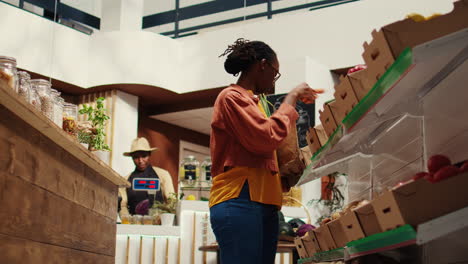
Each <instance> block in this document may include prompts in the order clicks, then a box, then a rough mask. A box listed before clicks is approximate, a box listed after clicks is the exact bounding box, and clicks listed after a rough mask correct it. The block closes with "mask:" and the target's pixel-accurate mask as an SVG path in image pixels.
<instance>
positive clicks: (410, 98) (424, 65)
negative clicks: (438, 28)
mask: <svg viewBox="0 0 468 264" xmlns="http://www.w3.org/2000/svg"><path fill="white" fill-rule="evenodd" d="M467 58H468V29H464V30H461V31H459V32H456V33H453V34H450V35H447V36H445V37H442V38H439V39H436V40H433V41H430V42H427V43H424V44H422V45H419V46H417V47H415V48H413V49H412V50H409V49H407V50H405V51H404V52H403V53H402V54H401V55H400V57H399V58H398V59H397V61H395V63H394V64H393V65H392V66H391V67H390V68H389V70H388V71H387V72H386V73H385V74H384V76H383V77H382V78H381V79H380V80H379V81H378V82H377V83H376V84H375V85H374V87H373V89H372V90H371V91H370V92H369V94H368V95H367V96H366V97H365V98H363V100H361V101H360V102H359V104H358V105H357V106H356V107H355V108H354V109H353V111H351V113H350V114H349V115H348V116H347V117H346V118H345V119H344V120H343V128H342V131H339V132H338V133H337V135H335V137H333V138H331V140H330V141H331V142H328V143H327V144H326V146H325V147H324V148H322V149H321V150H320V152H319V153H316V154H315V155H314V157H313V158H312V163H311V164H310V165H309V166H308V167H307V168H306V170H305V171H304V173H303V175H302V177H301V179H300V180H299V182H298V184H304V183H307V182H309V181H312V180H315V179H317V178H319V177H321V176H323V175H325V173H328V171H330V172H333V171H332V170H333V167H337V166H338V167H339V166H340V165H339V163H341V162H343V161H346V160H348V159H350V158H352V156H353V155H357V154H359V153H360V154H363V155H373V154H374V153H373V149H372V148H371V147H370V146H369V143H370V142H371V141H372V140H373V139H375V138H377V137H378V136H379V135H381V134H383V133H386V131H387V130H388V129H390V128H392V127H393V126H394V125H395V124H396V123H398V122H400V121H401V120H402V119H404V118H407V117H413V118H424V116H425V115H428V114H432V113H430V111H428V109H429V107H427V105H428V104H427V103H426V102H425V101H426V100H431V97H435V96H433V95H432V96H431V93H433V92H432V91H433V90H435V89H434V88H436V87H439V88H440V89H437V90H441V89H442V87H445V86H447V85H448V84H447V83H451V84H453V83H458V85H455V86H453V85H452V89H458V88H459V86H460V85H461V84H462V83H467V82H468V80H467V75H466V74H463V73H462V72H465V73H466V72H467V70H468V65H467V63H466V62H467ZM452 73H453V74H452ZM455 73H458V74H456V75H455ZM465 90H466V89H465ZM438 93H444V92H443V91H438ZM456 96H457V93H452V98H453V97H456ZM434 100H438V107H437V109H434V104H433V103H432V102H431V104H430V105H431V107H430V108H431V109H433V111H439V110H438V109H440V108H443V107H444V106H445V105H448V106H447V107H449V108H450V106H449V104H451V103H452V101H448V100H440V99H434ZM458 101H460V102H461V103H463V100H458ZM439 107H440V108H439ZM454 126H455V125H454ZM459 128H460V126H459V127H457V129H459ZM461 128H463V129H465V127H463V126H461ZM463 131H464V130H463ZM400 134H401V135H402V136H405V135H406V134H405V133H400ZM465 134H468V133H464V134H462V135H461V136H459V137H460V140H458V141H460V142H461V141H463V139H464V138H465ZM453 144H455V143H453ZM430 152H431V151H430ZM432 152H435V151H432ZM424 157H425V156H424ZM457 157H458V156H457ZM424 160H425V158H424Z"/></svg>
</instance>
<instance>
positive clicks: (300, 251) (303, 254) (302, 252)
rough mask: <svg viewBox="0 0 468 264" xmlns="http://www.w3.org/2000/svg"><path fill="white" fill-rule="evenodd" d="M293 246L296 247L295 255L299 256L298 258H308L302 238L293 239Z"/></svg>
mask: <svg viewBox="0 0 468 264" xmlns="http://www.w3.org/2000/svg"><path fill="white" fill-rule="evenodd" d="M294 245H295V246H296V250H297V254H298V255H299V258H301V259H303V258H308V257H309V254H308V253H307V250H306V249H305V247H304V243H303V242H302V238H300V237H295V238H294Z"/></svg>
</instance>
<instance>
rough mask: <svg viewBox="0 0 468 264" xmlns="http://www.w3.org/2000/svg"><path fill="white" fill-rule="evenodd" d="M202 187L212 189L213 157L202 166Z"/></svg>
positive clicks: (208, 158)
mask: <svg viewBox="0 0 468 264" xmlns="http://www.w3.org/2000/svg"><path fill="white" fill-rule="evenodd" d="M200 187H205V188H206V187H208V188H209V187H211V157H206V158H205V160H204V161H203V162H202V164H201V177H200Z"/></svg>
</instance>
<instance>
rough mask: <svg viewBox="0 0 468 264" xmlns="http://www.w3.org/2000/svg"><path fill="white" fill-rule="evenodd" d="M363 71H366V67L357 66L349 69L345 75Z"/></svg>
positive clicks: (363, 65) (362, 65)
mask: <svg viewBox="0 0 468 264" xmlns="http://www.w3.org/2000/svg"><path fill="white" fill-rule="evenodd" d="M364 69H367V66H366V65H365V64H359V65H356V66H354V67H353V68H351V69H349V70H348V73H347V74H351V73H353V72H357V71H360V70H364Z"/></svg>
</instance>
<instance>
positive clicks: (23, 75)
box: [18, 71, 31, 102]
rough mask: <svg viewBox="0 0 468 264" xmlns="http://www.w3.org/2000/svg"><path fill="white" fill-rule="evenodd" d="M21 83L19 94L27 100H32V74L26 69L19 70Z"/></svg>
mask: <svg viewBox="0 0 468 264" xmlns="http://www.w3.org/2000/svg"><path fill="white" fill-rule="evenodd" d="M18 77H19V85H18V94H19V96H20V97H21V98H23V99H24V100H25V101H26V102H29V101H30V98H29V97H30V93H31V76H30V75H29V73H27V72H25V71H19V72H18Z"/></svg>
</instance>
